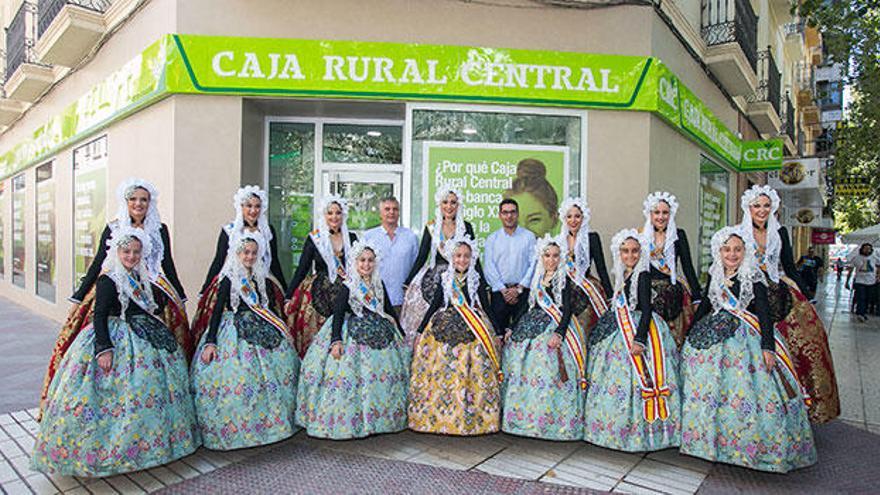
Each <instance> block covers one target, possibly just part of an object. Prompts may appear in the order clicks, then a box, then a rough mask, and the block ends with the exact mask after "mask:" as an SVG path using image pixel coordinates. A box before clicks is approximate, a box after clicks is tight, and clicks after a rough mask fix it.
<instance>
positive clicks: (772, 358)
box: [764, 351, 776, 372]
mask: <svg viewBox="0 0 880 495" xmlns="http://www.w3.org/2000/svg"><path fill="white" fill-rule="evenodd" d="M764 367H765V368H767V371H768V372H770V371H773V368H774V367H776V355H775V354H774V353H773V351H764Z"/></svg>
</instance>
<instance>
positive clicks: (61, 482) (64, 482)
mask: <svg viewBox="0 0 880 495" xmlns="http://www.w3.org/2000/svg"><path fill="white" fill-rule="evenodd" d="M46 476H48V478H49V479H50V480H51V481H52V484H53V485H55V486H57V487H58V489H59V490H61V491H64V492H66V491H68V490H72V489H74V488H77V487H79V486H80V484H79V481H77V480H76V478H74V477H73V476H61V475H60V474H49V475H46Z"/></svg>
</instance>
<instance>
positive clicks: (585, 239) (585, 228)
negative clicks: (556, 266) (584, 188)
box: [559, 198, 591, 279]
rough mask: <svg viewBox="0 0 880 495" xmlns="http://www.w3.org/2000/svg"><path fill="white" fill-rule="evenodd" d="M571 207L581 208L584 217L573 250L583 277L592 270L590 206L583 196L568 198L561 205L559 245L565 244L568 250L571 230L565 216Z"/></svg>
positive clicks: (576, 265) (579, 273)
mask: <svg viewBox="0 0 880 495" xmlns="http://www.w3.org/2000/svg"><path fill="white" fill-rule="evenodd" d="M571 208H577V209H579V210H581V214H582V215H583V217H584V219H583V222H582V223H581V227H580V229H578V232H577V237H576V238H575V241H574V249H573V250H572V253H573V254H574V264H575V268H576V269H577V274H578V277H579V278H581V279H583V278H586V277H587V274H588V273H589V272H590V261H591V260H590V208H588V207H587V202H586V201H584V200H582V199H581V198H568V199H566V200H565V201H563V202H562V206H560V207H559V218H560V219H561V221H562V228H561V229H560V231H559V242H560V244H559V245H560V246H564V247H565V251H566V252H567V251H568V234H569V232H570V230H569V228H568V222H566V221H565V217H566V215H568V210H570V209H571ZM563 261H564V260H563Z"/></svg>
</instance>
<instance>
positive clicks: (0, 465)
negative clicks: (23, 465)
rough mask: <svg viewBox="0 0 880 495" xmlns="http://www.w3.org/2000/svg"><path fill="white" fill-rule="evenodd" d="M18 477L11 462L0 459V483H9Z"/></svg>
mask: <svg viewBox="0 0 880 495" xmlns="http://www.w3.org/2000/svg"><path fill="white" fill-rule="evenodd" d="M17 479H18V473H16V472H15V469H13V468H12V464H10V463H8V462H6V461H3V460H0V484H3V483H9V482H10V481H14V480H17Z"/></svg>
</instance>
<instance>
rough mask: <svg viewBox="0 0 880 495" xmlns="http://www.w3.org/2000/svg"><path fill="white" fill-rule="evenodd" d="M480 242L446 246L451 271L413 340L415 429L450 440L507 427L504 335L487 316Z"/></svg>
mask: <svg viewBox="0 0 880 495" xmlns="http://www.w3.org/2000/svg"><path fill="white" fill-rule="evenodd" d="M477 258H478V254H477V248H476V246H475V244H474V241H473V240H471V239H470V238H469V237H465V236H462V237H455V238H453V239H450V240H449V241H447V242H446V259H448V260H450V263H449V266H448V268H447V269H446V271H445V272H443V274H442V275H441V277H440V281H439V282H438V283H437V284H436V285H435V288H434V290H433V297H432V298H431V305H430V307H429V308H428V312H427V313H426V314H425V317H424V318H422V322H421V324H420V325H419V328H418V333H419V335H417V336H416V338H415V340H414V341H413V349H414V353H413V363H412V375H411V377H410V389H409V390H410V391H409V411H408V412H409V427H410V429H412V430H415V431H421V432H428V433H443V434H447V435H482V434H486V433H494V432H497V431H498V429H499V427H500V423H501V393H500V386H501V381H502V374H501V363H500V352H499V349H500V347H501V335H499V334H498V333H497V332H496V330H495V329H497V328H499V327H498V326H497V325H494V324H493V323H492V321H491V320H490V318H489V316H488V315H487V314H486V308H488V307H489V298H488V291H487V287H486V282H485V281H484V280H483V279H482V277H481V276H480V274H479V272H478V271H477V268H476V261H477Z"/></svg>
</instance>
